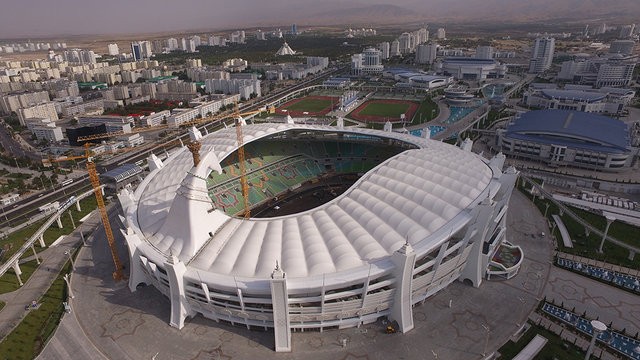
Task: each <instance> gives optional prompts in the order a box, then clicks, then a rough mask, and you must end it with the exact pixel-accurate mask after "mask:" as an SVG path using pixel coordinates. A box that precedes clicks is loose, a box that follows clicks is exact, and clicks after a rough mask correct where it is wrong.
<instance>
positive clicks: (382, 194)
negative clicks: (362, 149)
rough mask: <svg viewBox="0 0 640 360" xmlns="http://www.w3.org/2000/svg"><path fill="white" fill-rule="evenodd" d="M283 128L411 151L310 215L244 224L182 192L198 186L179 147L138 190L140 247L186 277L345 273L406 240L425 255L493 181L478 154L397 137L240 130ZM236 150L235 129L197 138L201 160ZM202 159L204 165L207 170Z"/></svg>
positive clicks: (256, 135)
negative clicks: (176, 263)
mask: <svg viewBox="0 0 640 360" xmlns="http://www.w3.org/2000/svg"><path fill="white" fill-rule="evenodd" d="M287 130H311V131H318V132H332V133H335V132H346V133H354V134H358V135H375V136H380V137H387V138H392V139H397V140H400V141H404V142H407V143H411V144H414V145H416V146H418V149H413V150H407V151H405V152H402V153H400V154H398V155H396V156H394V157H392V158H389V159H387V160H386V161H384V162H383V163H381V164H380V165H378V166H377V167H375V168H374V169H373V170H371V171H369V172H368V173H366V174H364V175H363V176H362V177H361V178H360V179H358V180H357V181H356V183H355V184H354V185H353V186H351V187H350V188H349V189H348V190H347V191H346V192H345V193H343V194H342V195H340V196H338V197H337V198H335V199H334V200H332V201H330V202H328V203H325V204H323V205H320V206H318V207H316V208H314V209H311V210H308V211H304V212H301V213H297V214H292V215H287V216H282V217H275V218H266V219H241V218H233V217H229V216H227V215H226V214H224V213H223V212H222V211H220V210H214V211H207V209H211V206H212V205H211V203H210V200H209V201H208V203H207V201H206V200H205V199H204V198H198V196H195V195H193V194H194V193H193V192H192V193H189V191H190V189H191V190H193V189H196V188H197V187H198V186H200V185H198V184H197V181H201V182H203V183H204V180H199V179H198V178H197V177H194V176H191V175H188V174H187V173H188V172H190V171H193V170H192V169H191V165H192V160H191V154H190V153H189V152H188V151H186V150H185V149H184V148H183V149H181V150H179V151H178V152H176V153H175V154H174V155H172V156H171V157H170V159H169V160H168V161H166V162H165V166H164V167H163V168H162V169H160V170H157V171H156V172H154V173H152V174H151V175H150V176H148V177H147V179H145V182H143V184H141V185H140V186H139V188H138V190H137V192H136V197H138V198H139V203H138V208H137V214H136V216H135V218H136V220H137V222H138V224H137V225H138V226H139V228H140V230H141V231H142V232H143V234H144V238H146V241H148V243H149V244H150V245H151V246H152V247H153V248H155V249H156V250H158V251H159V252H161V253H162V254H164V255H165V256H167V255H168V254H173V255H176V256H178V258H180V259H181V260H182V261H185V262H187V263H189V264H190V267H191V268H193V269H197V270H201V271H205V272H208V273H215V274H219V275H223V276H238V277H248V278H267V277H269V276H270V274H271V272H272V271H273V267H274V264H275V261H276V260H277V261H279V262H280V264H281V266H282V268H283V269H284V270H285V271H286V272H287V276H288V277H290V278H291V277H294V278H295V277H307V276H317V275H322V274H325V273H333V272H340V271H347V270H349V271H351V270H353V269H355V268H358V267H362V266H369V264H370V262H371V261H375V260H378V259H381V258H385V257H388V256H390V255H391V254H392V253H393V252H394V251H396V250H397V249H399V248H400V247H401V246H402V244H404V242H405V241H409V242H410V243H411V244H412V246H414V247H416V246H417V247H429V246H432V245H433V246H435V245H436V244H437V239H434V237H433V236H432V235H434V234H436V233H438V234H439V233H442V232H443V231H444V232H446V233H447V235H448V236H450V234H451V233H453V232H455V231H457V229H454V228H453V227H454V225H453V223H452V220H454V218H459V217H460V216H465V215H464V214H465V209H466V208H468V207H470V206H472V205H474V204H475V203H477V202H478V201H479V198H481V197H482V196H481V195H482V194H483V193H485V192H486V191H489V184H490V182H491V178H492V176H493V172H492V170H491V168H490V167H489V166H488V165H487V164H486V162H485V161H484V160H483V159H481V158H480V157H479V156H478V155H475V154H473V153H471V152H465V151H462V150H460V149H458V148H456V147H453V146H451V145H447V144H444V143H441V142H437V141H432V140H426V139H422V138H418V137H415V136H411V135H405V134H399V133H385V132H381V131H376V130H368V129H344V130H338V129H337V128H335V127H329V126H311V125H298V124H259V125H249V126H246V127H245V128H243V134H244V141H245V143H249V142H251V141H255V140H258V139H261V138H265V137H267V136H270V135H274V134H277V133H279V132H283V131H287ZM236 150H237V143H236V141H235V130H234V129H224V130H221V131H219V132H216V133H212V134H210V135H208V136H206V137H204V138H203V139H202V151H201V153H202V154H207V153H209V152H210V153H212V154H213V155H215V157H216V158H217V159H220V160H222V159H224V158H226V157H227V156H229V155H230V154H232V153H233V152H235V151H236ZM206 156H207V155H204V156H203V160H202V162H201V166H204V167H206V166H209V165H207V160H206V159H204V157H206ZM203 163H204V165H203ZM199 169H201V167H198V170H199ZM181 184H182V185H181ZM205 192H206V189H205ZM176 194H178V195H176ZM210 235H213V236H210ZM432 242H433V244H432ZM194 244H196V245H194ZM194 246H195V248H194Z"/></svg>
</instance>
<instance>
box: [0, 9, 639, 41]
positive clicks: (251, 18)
mask: <svg viewBox="0 0 640 360" xmlns="http://www.w3.org/2000/svg"><path fill="white" fill-rule="evenodd" d="M0 1H1V3H2V6H0V39H6V38H15V37H21V38H22V37H36V36H43V35H45V36H46V35H51V36H56V35H84V34H122V33H140V32H161V31H173V30H193V29H233V28H236V29H239V28H247V27H251V26H260V27H266V26H268V25H279V26H283V27H288V26H289V24H292V23H297V24H298V25H302V26H304V24H305V22H307V21H309V22H310V23H314V24H326V23H331V22H332V21H333V24H336V21H340V23H341V24H350V23H352V22H353V23H355V24H360V25H366V24H371V26H375V24H373V23H377V22H379V21H380V20H399V21H400V22H402V20H401V19H398V17H400V16H407V14H409V15H411V16H413V17H414V18H416V17H417V18H420V20H422V19H424V20H425V21H428V20H443V21H447V20H450V21H454V22H458V21H469V20H472V21H478V20H485V21H489V22H495V21H505V20H506V21H516V22H517V21H533V22H536V21H539V20H540V19H560V20H559V21H564V20H565V19H567V18H570V19H576V18H580V19H583V20H585V21H596V19H599V20H597V21H605V20H606V21H607V22H614V23H615V22H616V21H618V20H620V19H621V18H625V17H626V18H627V19H626V20H627V21H636V20H637V19H638V18H640V0H607V1H606V6H602V4H603V1H602V0H224V1H223V0H177V1H176V0H82V1H81V0H0ZM385 3H386V4H393V5H399V6H402V7H403V8H402V9H401V10H402V11H393V9H391V10H388V9H386V8H385V9H382V10H380V9H378V10H377V11H370V12H368V14H367V11H360V10H362V9H363V8H364V7H366V6H369V5H375V4H385ZM354 8H357V9H355V10H354ZM368 8H371V6H369V7H368ZM349 9H351V11H350V10H349ZM603 19H604V20H603ZM314 20H315V22H314ZM414 20H415V19H414ZM342 21H344V22H342Z"/></svg>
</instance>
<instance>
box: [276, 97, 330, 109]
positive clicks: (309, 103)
mask: <svg viewBox="0 0 640 360" xmlns="http://www.w3.org/2000/svg"><path fill="white" fill-rule="evenodd" d="M329 106H331V100H328V99H302V100H301V101H299V102H297V103H295V104H292V105H290V106H287V107H286V108H285V109H287V110H289V111H308V112H318V111H322V110H324V109H326V108H328V107H329Z"/></svg>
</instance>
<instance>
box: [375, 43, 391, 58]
mask: <svg viewBox="0 0 640 360" xmlns="http://www.w3.org/2000/svg"><path fill="white" fill-rule="evenodd" d="M378 49H379V50H380V52H382V60H386V59H388V58H389V52H390V50H391V44H389V42H388V41H385V42H382V43H380V44H378Z"/></svg>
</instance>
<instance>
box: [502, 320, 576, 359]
mask: <svg viewBox="0 0 640 360" xmlns="http://www.w3.org/2000/svg"><path fill="white" fill-rule="evenodd" d="M536 334H540V335H541V336H544V337H545V338H546V339H547V343H546V344H545V346H544V347H543V348H542V350H540V352H539V353H538V355H536V357H534V360H546V359H562V360H582V359H584V353H583V352H582V350H580V349H579V348H578V347H577V346H575V345H573V344H571V343H567V342H565V341H563V340H562V339H561V338H560V336H558V335H556V334H554V333H552V332H551V331H549V330H547V329H545V328H543V327H540V326H537V325H531V327H530V328H529V330H527V332H526V333H524V335H522V337H521V338H520V339H519V340H518V342H516V343H514V342H513V341H511V340H509V341H508V342H507V343H505V344H504V345H503V346H502V347H501V348H500V349H499V350H498V352H499V353H500V355H501V356H500V357H499V358H498V359H505V360H506V359H513V358H514V357H515V356H516V355H517V354H518V353H519V352H520V351H521V350H522V349H524V347H525V346H527V344H528V343H529V342H530V341H531V340H532V339H533V338H534V337H535V336H536Z"/></svg>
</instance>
